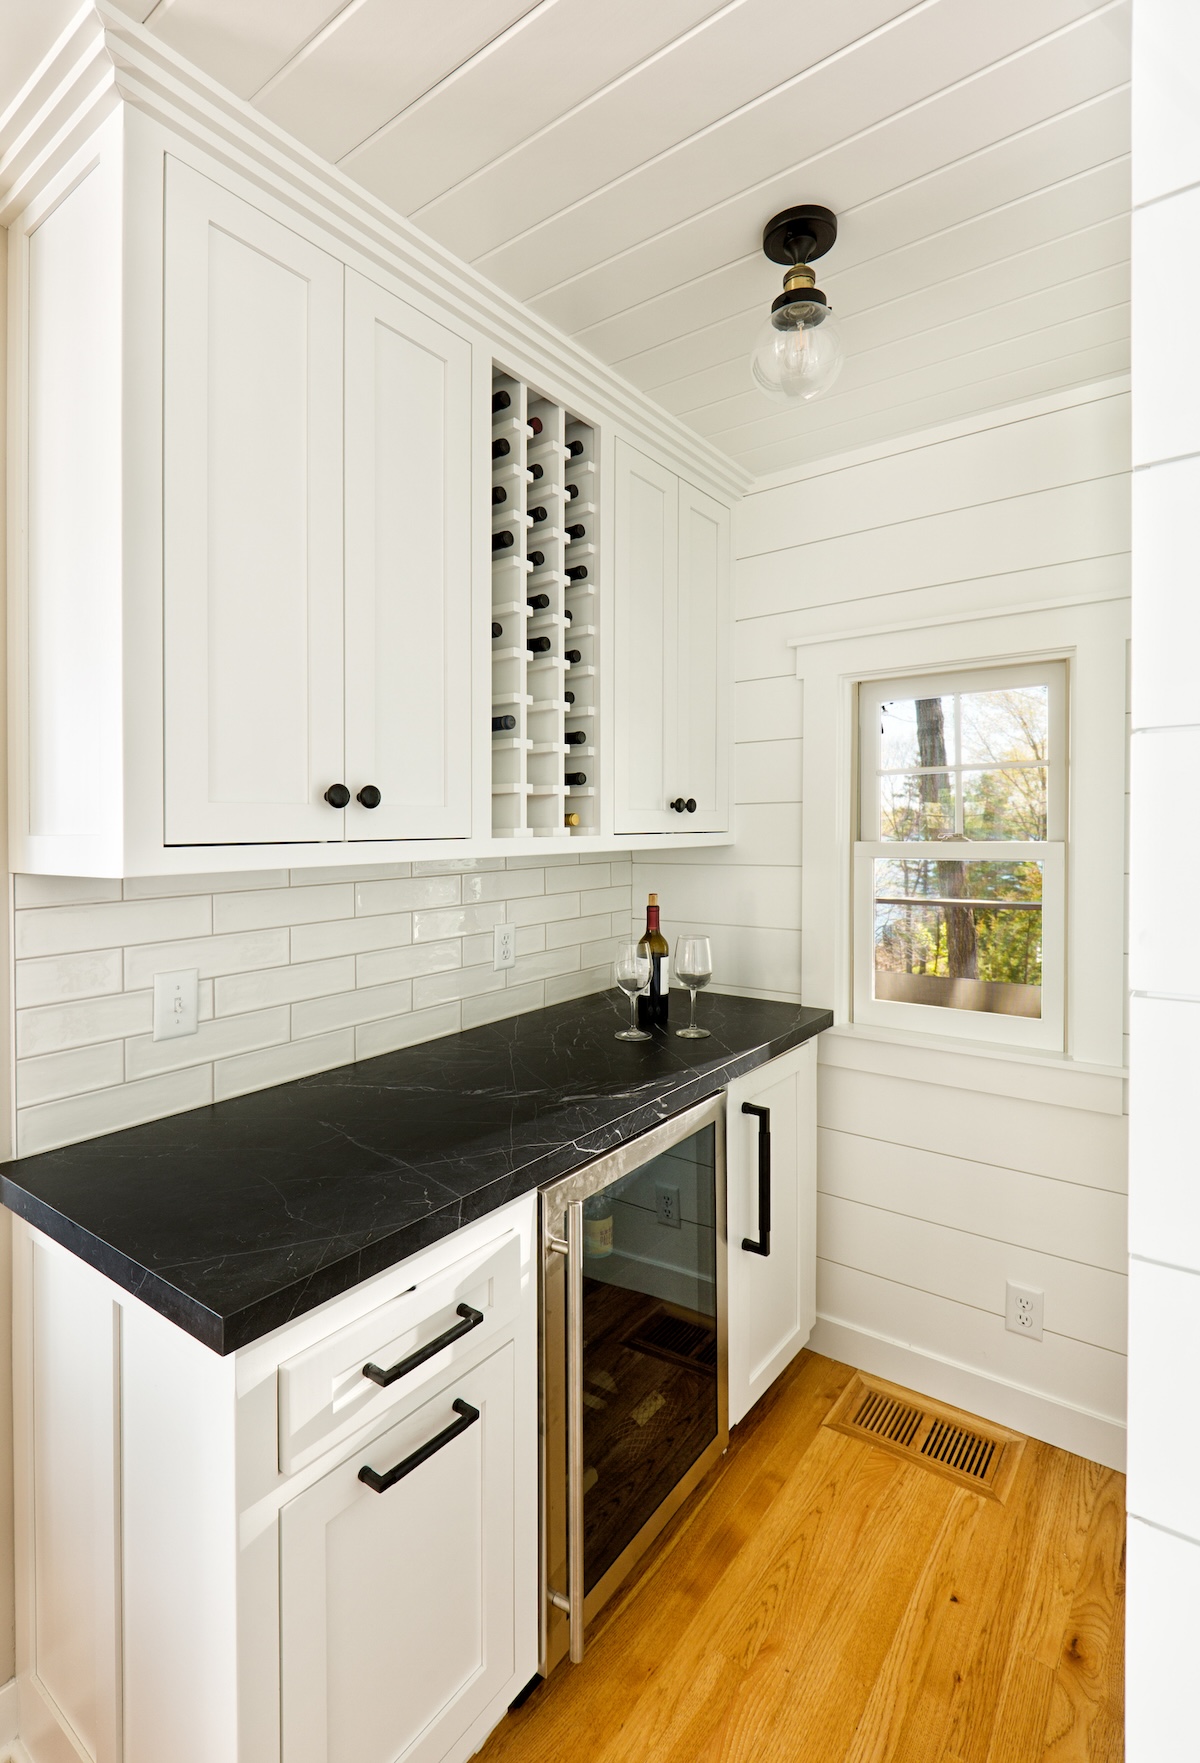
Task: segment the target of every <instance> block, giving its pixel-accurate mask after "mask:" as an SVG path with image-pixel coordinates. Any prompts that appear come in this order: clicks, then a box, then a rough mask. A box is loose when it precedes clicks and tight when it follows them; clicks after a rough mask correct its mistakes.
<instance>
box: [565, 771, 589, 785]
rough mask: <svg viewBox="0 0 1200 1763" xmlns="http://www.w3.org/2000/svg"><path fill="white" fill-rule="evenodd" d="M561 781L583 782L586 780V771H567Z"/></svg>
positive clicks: (569, 782) (568, 782) (570, 782)
mask: <svg viewBox="0 0 1200 1763" xmlns="http://www.w3.org/2000/svg"><path fill="white" fill-rule="evenodd" d="M563 782H564V783H566V784H585V783H586V782H587V772H586V771H568V772H567V773H566V775H565V776H564V778H563Z"/></svg>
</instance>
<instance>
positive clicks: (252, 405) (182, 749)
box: [163, 160, 344, 845]
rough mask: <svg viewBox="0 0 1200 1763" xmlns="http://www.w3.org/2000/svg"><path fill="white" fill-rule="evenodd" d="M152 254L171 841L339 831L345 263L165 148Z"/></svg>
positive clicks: (241, 840)
mask: <svg viewBox="0 0 1200 1763" xmlns="http://www.w3.org/2000/svg"><path fill="white" fill-rule="evenodd" d="M165 253H166V261H165V282H164V313H163V319H164V360H163V372H164V385H163V397H164V412H163V470H164V501H163V517H164V533H163V565H164V579H163V617H164V676H163V691H164V707H163V708H164V723H165V743H166V751H165V771H166V788H165V795H166V802H165V810H166V838H167V842H168V843H169V844H185V845H186V844H246V843H254V844H257V843H261V842H265V841H272V840H322V839H340V838H341V837H342V836H343V819H344V816H343V815H342V814H341V813H340V812H339V811H337V810H335V809H333V808H331V807H330V806H329V804H328V803H327V802H326V801H325V800H324V792H325V790H326V789H327V788H328V787H329V785H330V784H332V783H338V782H340V781H342V273H343V272H342V266H341V264H339V263H338V262H337V261H336V260H335V259H334V258H332V257H330V256H328V255H327V254H326V253H325V252H323V251H320V250H318V249H317V248H316V247H315V246H313V245H311V244H309V243H308V242H307V241H306V240H305V239H302V238H301V237H300V236H299V235H298V234H296V233H293V232H291V231H290V230H289V229H288V228H287V227H284V226H281V225H279V224H278V222H276V221H274V220H272V219H270V218H269V217H268V216H267V215H265V214H261V213H260V212H259V211H258V210H257V209H255V208H252V207H251V206H250V205H249V204H248V203H245V202H242V201H241V200H240V199H239V198H238V197H236V196H233V195H231V194H229V192H227V191H225V190H222V189H220V188H219V187H218V186H217V185H216V184H213V183H211V182H209V180H208V179H207V178H203V177H201V176H199V174H198V173H196V172H194V171H192V170H191V169H190V168H189V167H187V166H183V165H180V164H179V163H178V162H177V161H174V160H168V163H167V194H166V239H165Z"/></svg>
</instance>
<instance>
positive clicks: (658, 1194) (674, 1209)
mask: <svg viewBox="0 0 1200 1763" xmlns="http://www.w3.org/2000/svg"><path fill="white" fill-rule="evenodd" d="M654 1210H655V1211H656V1212H657V1214H658V1222H659V1223H660V1224H669V1225H672V1226H673V1227H674V1228H675V1229H676V1230H679V1229H680V1228H681V1226H682V1223H683V1220H682V1219H681V1218H680V1216H679V1189H678V1188H673V1187H671V1186H669V1184H668V1183H666V1182H663V1181H660V1182H656V1183H655V1185H654Z"/></svg>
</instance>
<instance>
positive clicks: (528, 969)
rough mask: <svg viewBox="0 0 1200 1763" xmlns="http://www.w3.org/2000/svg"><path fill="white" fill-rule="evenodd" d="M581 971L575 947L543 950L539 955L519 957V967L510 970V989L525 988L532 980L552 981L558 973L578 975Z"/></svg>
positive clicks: (577, 951)
mask: <svg viewBox="0 0 1200 1763" xmlns="http://www.w3.org/2000/svg"><path fill="white" fill-rule="evenodd" d="M578 970H579V950H578V948H577V947H576V946H575V945H572V946H571V947H570V948H567V949H543V950H542V952H541V954H539V955H518V956H517V965H516V966H515V967H510V968H509V970H508V984H509V987H510V988H511V987H513V986H523V985H525V984H527V983H528V982H529V981H530V980H535V979H550V978H551V977H552V976H553V975H554V974H558V973H576V972H578Z"/></svg>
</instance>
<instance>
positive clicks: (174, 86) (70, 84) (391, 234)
mask: <svg viewBox="0 0 1200 1763" xmlns="http://www.w3.org/2000/svg"><path fill="white" fill-rule="evenodd" d="M122 103H124V104H129V105H131V106H133V107H134V108H135V109H137V110H139V111H141V112H143V113H145V114H146V115H148V116H150V117H152V118H154V119H155V120H156V121H158V122H159V123H161V124H162V125H163V126H164V127H165V128H168V129H169V130H171V131H172V132H174V133H175V134H177V135H182V136H184V137H185V138H186V139H187V140H189V141H191V142H192V143H193V144H194V145H195V146H197V147H199V148H200V149H201V150H202V151H204V152H205V153H207V154H208V155H210V156H211V157H213V158H215V159H217V160H218V161H220V162H222V163H224V164H225V165H227V166H228V167H229V168H230V169H231V170H232V171H234V172H236V173H237V175H238V176H239V177H241V178H243V179H246V180H248V181H249V182H251V183H253V184H256V185H258V187H259V188H261V189H262V190H264V191H265V192H267V193H268V194H269V195H271V196H272V197H273V198H274V199H275V200H276V201H280V202H283V203H285V204H286V205H288V206H289V207H291V208H292V209H293V210H295V211H296V212H298V213H300V214H303V215H305V216H306V217H307V218H308V219H309V220H310V221H312V222H313V223H315V224H316V225H319V226H320V227H321V229H322V230H323V231H324V232H325V233H327V234H329V235H331V236H332V237H333V238H335V239H336V240H338V241H339V242H341V243H343V244H344V245H346V246H347V247H348V248H349V249H351V250H353V251H354V252H356V253H358V254H359V255H361V256H363V257H366V258H367V259H368V260H371V261H373V262H375V263H377V264H378V265H379V266H380V267H381V268H382V269H385V270H386V271H387V272H388V274H389V275H390V276H393V277H395V278H397V279H398V280H400V281H401V282H404V283H406V284H407V285H408V286H410V287H411V288H413V289H414V290H416V291H419V292H421V293H422V294H424V295H425V296H427V297H428V298H430V299H432V300H434V301H436V302H437V303H438V304H439V305H441V306H442V307H443V308H444V309H446V310H447V311H449V312H451V313H453V314H456V315H458V316H459V317H460V318H462V319H463V320H464V321H465V322H466V323H468V324H469V325H470V326H471V327H472V328H473V329H475V330H477V331H479V332H480V333H482V334H483V335H484V336H485V337H486V338H487V339H488V340H489V342H490V343H491V345H492V348H493V350H494V353H495V354H496V355H497V356H498V357H499V358H500V359H501V360H503V361H504V362H505V364H506V365H509V366H512V367H514V368H520V369H522V370H523V371H524V372H525V373H526V375H527V376H528V377H532V378H534V379H535V380H537V379H538V378H539V377H541V378H543V379H544V378H546V376H553V377H554V378H556V379H557V380H558V381H559V383H560V385H561V386H562V387H563V388H569V391H570V394H571V397H570V400H569V401H578V402H579V403H580V404H582V405H584V406H585V407H586V406H587V405H588V404H589V403H590V404H591V405H592V406H593V407H595V408H596V410H597V412H598V413H599V412H604V413H606V414H607V415H609V416H610V417H611V418H615V419H616V421H617V422H618V423H619V424H622V425H624V426H627V427H628V428H629V430H630V431H632V433H633V435H634V436H635V437H637V436H641V437H643V439H644V440H645V441H646V442H647V443H649V444H650V445H652V446H653V448H654V449H655V451H656V452H657V453H658V455H659V456H660V457H661V458H663V460H664V461H665V462H666V463H668V464H670V465H673V466H674V467H675V468H676V469H677V470H678V471H679V472H680V473H681V474H682V475H684V476H686V477H697V476H698V477H699V479H700V481H701V483H702V485H704V486H705V487H709V488H713V489H715V490H717V491H718V493H720V494H723V495H725V496H726V497H729V498H732V499H734V500H736V499H737V498H738V497H740V496H742V495H743V494H745V492H746V490H747V489H748V488H749V487H750V485H751V483H752V481H753V480H752V478H751V476H750V474H749V473H748V472H746V471H745V470H744V468H743V467H742V466H740V465H738V464H737V463H736V462H735V461H734V460H733V459H731V458H730V457H729V456H728V455H727V454H725V453H722V452H721V451H720V450H719V449H718V448H716V447H714V446H713V445H712V443H711V442H709V441H707V440H706V439H705V438H704V437H703V436H701V435H698V434H697V433H696V432H695V431H694V430H693V429H690V428H688V427H687V426H686V425H685V424H684V423H681V422H680V421H679V420H678V419H677V418H676V417H674V416H672V415H671V414H670V412H668V411H666V410H664V409H663V408H662V406H661V405H659V404H656V403H655V402H654V401H653V400H652V399H650V398H647V397H646V395H645V394H644V393H642V392H640V391H639V390H638V389H637V388H636V387H635V386H633V385H631V384H630V383H629V382H628V381H627V380H625V379H623V378H622V377H621V376H620V375H619V374H616V373H614V372H613V370H612V369H611V368H610V367H609V366H608V365H607V364H606V363H605V362H602V361H600V360H599V359H598V358H597V357H596V356H594V355H592V354H590V353H589V352H588V351H587V350H585V349H581V348H580V347H579V346H578V344H576V343H575V342H573V341H572V339H571V338H570V337H568V336H566V335H565V334H564V333H563V332H562V331H560V330H558V329H556V328H555V327H554V326H553V325H550V324H548V323H546V321H545V320H544V319H542V318H539V317H538V315H537V314H536V313H535V312H533V311H532V310H531V309H530V308H529V307H528V306H526V305H524V304H523V303H522V302H521V301H519V300H515V299H514V298H513V297H512V295H510V294H507V293H505V292H504V290H503V289H502V288H499V287H497V286H496V285H495V283H493V282H489V281H487V280H486V279H485V278H484V277H483V276H481V275H480V274H478V272H477V271H475V270H474V269H472V268H471V266H470V265H469V264H466V263H464V262H462V260H461V259H460V258H458V257H456V256H454V255H453V253H452V252H449V251H447V250H446V249H445V248H444V247H443V246H441V245H439V244H438V243H437V241H436V240H435V239H432V238H430V237H429V236H428V234H426V233H424V232H422V231H421V230H420V228H419V227H416V226H414V225H413V224H412V222H411V221H409V220H406V219H405V218H404V217H403V216H402V215H400V214H398V213H396V212H395V210H393V209H391V208H389V207H388V206H387V205H386V204H385V203H383V202H381V201H379V199H378V198H377V197H375V196H372V195H371V193H370V191H368V190H366V189H364V188H363V187H362V186H361V185H359V184H357V183H355V182H354V181H353V179H351V178H350V177H348V176H347V175H346V173H345V172H343V171H341V170H339V168H338V167H337V166H334V165H331V164H330V163H328V162H327V161H326V160H323V159H322V158H320V156H319V155H317V154H316V153H313V152H312V151H311V149H309V148H307V147H305V146H304V145H303V144H302V143H300V142H299V141H296V140H295V139H293V137H292V136H290V135H288V134H287V133H286V132H285V131H284V130H283V129H281V128H279V127H278V125H277V124H276V123H274V122H272V121H271V120H270V119H269V118H267V117H265V116H262V115H260V114H259V112H258V111H256V110H255V109H254V108H253V106H252V105H250V104H247V103H245V102H244V101H243V100H242V99H240V98H236V97H235V96H234V95H233V94H232V93H231V92H228V91H226V89H225V88H224V87H223V86H221V85H219V84H218V83H217V82H216V81H215V80H213V79H211V78H210V77H209V76H208V75H207V74H205V73H203V72H201V70H200V69H199V68H196V67H194V66H193V65H192V64H191V63H190V62H189V61H187V60H185V59H184V57H183V56H181V55H179V54H178V53H177V52H176V51H175V50H173V49H171V48H170V47H169V46H168V45H167V44H165V43H162V42H160V41H159V40H158V38H157V37H156V36H155V35H154V34H153V32H151V31H148V30H147V29H146V28H145V27H144V26H143V25H140V24H137V23H136V22H135V21H134V20H133V19H131V18H129V17H127V16H126V15H125V14H124V13H123V12H121V11H119V10H118V9H117V7H116V6H114V5H113V4H111V0H96V4H94V5H92V4H89V5H86V6H85V7H84V8H83V9H82V10H81V11H80V12H79V13H78V14H77V15H76V17H75V18H74V19H73V20H72V22H71V24H70V25H69V26H68V27H67V29H66V30H65V31H64V32H63V34H62V36H61V37H60V38H59V40H58V42H57V43H56V44H55V45H54V47H53V48H52V49H51V50H50V52H49V54H48V55H47V56H46V58H45V60H44V61H43V62H42V63H41V65H40V66H39V67H38V68H37V69H36V70H35V72H34V74H33V75H32V77H31V78H30V79H29V80H28V81H27V83H26V85H25V86H24V87H23V88H22V90H21V91H20V92H19V93H18V95H17V97H16V98H15V99H14V100H13V102H12V104H11V105H10V106H9V108H8V110H7V111H6V112H5V114H4V115H3V117H0V222H5V223H6V222H7V221H8V220H10V219H11V218H12V216H13V215H14V214H15V213H16V212H17V211H18V210H19V209H20V208H22V207H23V206H24V205H25V203H26V202H27V201H28V200H29V199H30V197H31V196H32V195H33V194H35V193H36V192H37V190H39V189H40V188H42V187H44V185H45V184H46V183H47V182H48V181H49V180H50V179H51V178H52V177H53V176H54V175H55V173H56V172H57V171H58V170H59V169H60V168H61V167H62V165H64V164H65V163H66V162H67V160H69V159H70V157H71V156H72V154H73V153H75V152H77V151H78V150H79V148H80V146H81V145H82V144H83V142H84V141H85V140H86V139H87V137H88V135H90V134H91V133H92V132H93V130H94V129H95V128H96V127H97V126H98V125H99V123H100V122H102V121H103V120H104V117H105V116H106V115H107V114H108V113H109V112H110V111H112V110H113V109H115V108H117V107H118V106H119V105H120V104H122ZM548 389H549V388H548Z"/></svg>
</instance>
